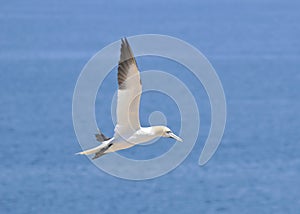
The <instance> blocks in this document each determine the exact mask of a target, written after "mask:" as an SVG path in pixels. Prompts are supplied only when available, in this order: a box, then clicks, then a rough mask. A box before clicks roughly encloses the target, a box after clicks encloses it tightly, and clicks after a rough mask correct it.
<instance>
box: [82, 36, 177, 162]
mask: <svg viewBox="0 0 300 214" xmlns="http://www.w3.org/2000/svg"><path fill="white" fill-rule="evenodd" d="M121 41H122V44H121V56H120V61H119V64H118V85H119V89H118V98H117V99H118V100H117V125H116V126H115V129H114V131H115V133H114V136H113V137H112V138H107V137H105V136H104V135H103V134H102V133H101V132H100V130H98V131H99V133H98V134H96V139H97V140H98V141H99V142H102V144H101V145H99V146H97V147H94V148H92V149H89V150H85V151H83V152H79V153H77V154H81V155H90V154H95V156H94V157H93V159H96V158H99V157H100V156H102V155H104V154H107V153H110V152H115V151H118V150H123V149H127V148H130V147H133V146H135V145H137V144H141V143H144V142H147V141H150V140H152V139H154V138H157V137H168V138H174V139H175V140H177V141H180V142H182V139H181V138H180V137H178V136H176V135H175V134H174V133H173V132H172V131H171V130H170V129H169V128H168V127H166V126H151V127H141V125H140V119H139V106H140V98H141V93H142V83H141V79H140V72H139V70H138V67H137V64H136V61H135V58H134V55H133V52H132V50H131V47H130V45H129V43H128V41H127V39H126V38H124V39H121Z"/></svg>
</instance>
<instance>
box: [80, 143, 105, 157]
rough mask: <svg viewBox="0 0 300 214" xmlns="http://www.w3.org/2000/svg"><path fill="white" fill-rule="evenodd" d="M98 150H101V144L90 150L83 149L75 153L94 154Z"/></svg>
mask: <svg viewBox="0 0 300 214" xmlns="http://www.w3.org/2000/svg"><path fill="white" fill-rule="evenodd" d="M100 146H101V145H100ZM98 151H99V146H97V147H95V148H92V149H88V150H85V151H82V152H77V153H76V154H75V155H91V154H94V153H96V152H98Z"/></svg>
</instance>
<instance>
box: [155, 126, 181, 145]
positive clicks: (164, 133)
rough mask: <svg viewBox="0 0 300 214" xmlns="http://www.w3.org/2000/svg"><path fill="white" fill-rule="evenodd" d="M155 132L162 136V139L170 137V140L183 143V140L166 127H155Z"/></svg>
mask: <svg viewBox="0 0 300 214" xmlns="http://www.w3.org/2000/svg"><path fill="white" fill-rule="evenodd" d="M154 128H155V132H156V134H158V135H160V136H161V137H168V138H173V139H175V140H177V141H179V142H183V140H182V139H181V138H180V137H178V136H177V135H175V134H174V133H173V132H172V131H171V129H169V128H168V127H166V126H155V127H154Z"/></svg>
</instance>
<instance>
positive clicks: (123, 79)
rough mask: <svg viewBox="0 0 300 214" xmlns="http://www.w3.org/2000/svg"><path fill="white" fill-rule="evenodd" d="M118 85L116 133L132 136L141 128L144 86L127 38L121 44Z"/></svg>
mask: <svg viewBox="0 0 300 214" xmlns="http://www.w3.org/2000/svg"><path fill="white" fill-rule="evenodd" d="M118 85H119V89H118V101H117V125H116V128H115V133H116V134H119V135H123V136H124V135H130V134H132V133H133V132H135V131H136V130H138V129H139V128H140V120H139V106H140V97H141V92H142V84H141V79H140V72H139V70H138V67H137V64H136V61H135V58H134V55H133V52H132V50H131V48H130V45H129V43H128V41H127V39H126V38H124V39H122V44H121V56H120V61H119V65H118ZM124 137H126V136H124Z"/></svg>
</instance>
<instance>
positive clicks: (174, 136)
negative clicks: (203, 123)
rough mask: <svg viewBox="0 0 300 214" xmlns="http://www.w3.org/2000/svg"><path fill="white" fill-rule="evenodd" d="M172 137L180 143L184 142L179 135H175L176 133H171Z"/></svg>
mask: <svg viewBox="0 0 300 214" xmlns="http://www.w3.org/2000/svg"><path fill="white" fill-rule="evenodd" d="M170 137H171V138H173V139H175V140H177V141H179V142H183V140H182V139H181V138H180V137H178V136H177V135H175V134H174V133H170Z"/></svg>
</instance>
